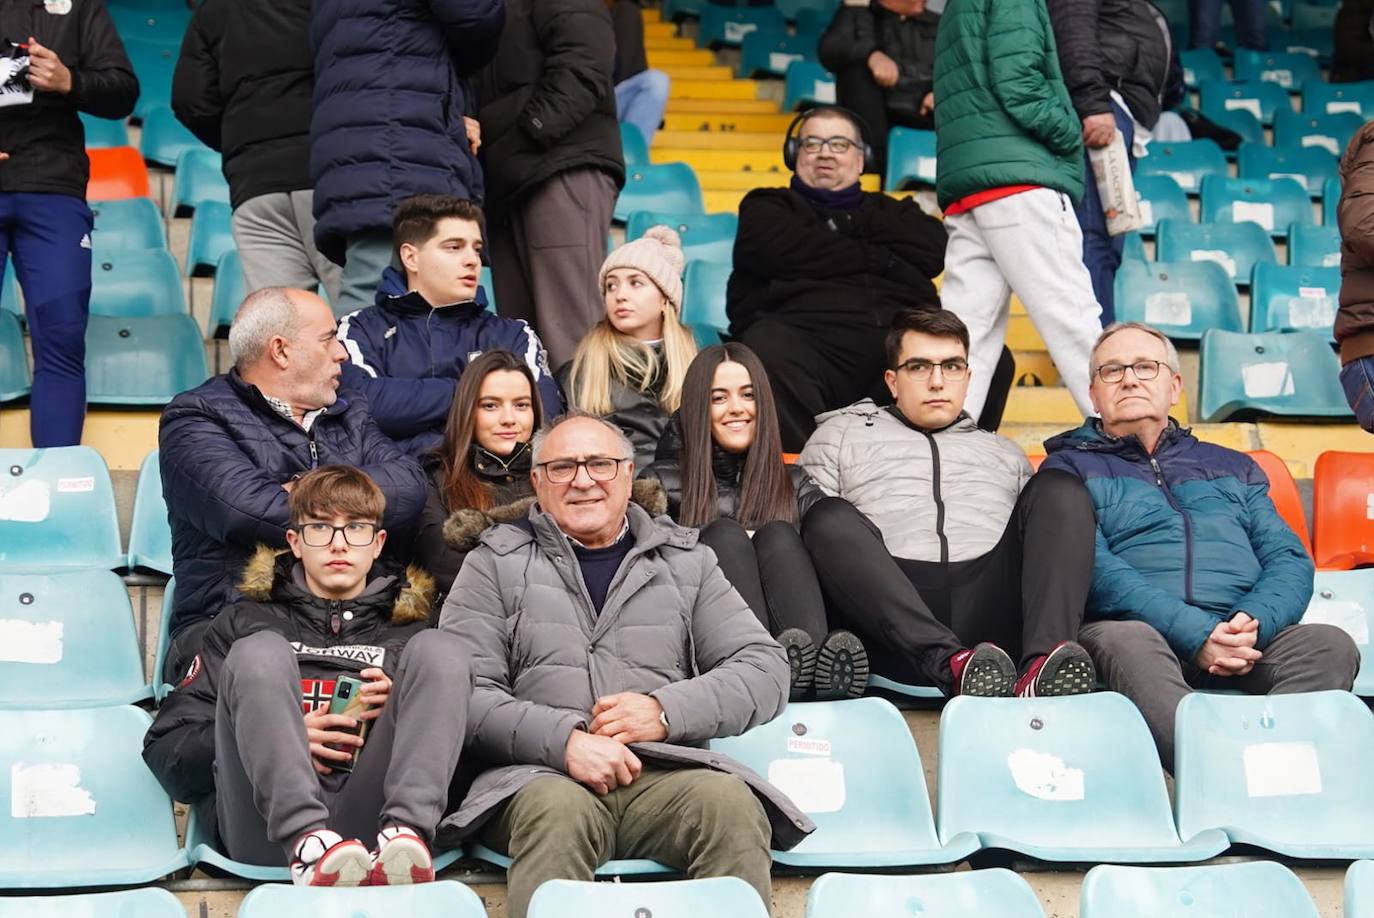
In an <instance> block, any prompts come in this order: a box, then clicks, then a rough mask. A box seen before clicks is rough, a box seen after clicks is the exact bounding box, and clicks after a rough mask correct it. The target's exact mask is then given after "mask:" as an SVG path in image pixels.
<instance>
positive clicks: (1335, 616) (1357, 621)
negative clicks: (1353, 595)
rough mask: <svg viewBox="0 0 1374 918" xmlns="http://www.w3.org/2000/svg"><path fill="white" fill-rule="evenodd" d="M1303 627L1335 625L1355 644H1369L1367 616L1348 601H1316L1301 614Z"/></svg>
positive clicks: (1359, 607) (1356, 605)
mask: <svg viewBox="0 0 1374 918" xmlns="http://www.w3.org/2000/svg"><path fill="white" fill-rule="evenodd" d="M1302 623H1303V624H1304V625H1335V626H1336V627H1337V628H1339V629H1341V630H1342V631H1344V632H1345V633H1346V634H1348V635H1350V639H1351V640H1352V641H1354V642H1355V643H1356V644H1360V645H1366V644H1368V643H1369V616H1368V615H1367V614H1366V613H1365V611H1364V606H1362V605H1360V604H1359V603H1357V602H1351V601H1350V600H1348V599H1333V600H1322V599H1318V600H1316V601H1315V602H1313V603H1312V605H1310V606H1308V607H1307V611H1306V612H1305V613H1303V616H1302Z"/></svg>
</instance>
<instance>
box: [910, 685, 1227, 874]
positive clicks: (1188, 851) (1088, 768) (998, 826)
mask: <svg viewBox="0 0 1374 918" xmlns="http://www.w3.org/2000/svg"><path fill="white" fill-rule="evenodd" d="M939 769H940V784H939V803H938V805H937V806H936V810H937V812H938V813H939V814H940V818H939V826H940V837H941V838H943V839H946V840H948V839H950V838H952V837H955V836H957V835H961V834H964V833H969V832H973V833H976V834H977V835H978V837H979V838H980V839H981V841H982V843H983V847H985V848H1000V849H1006V850H1010V851H1018V852H1021V853H1022V854H1026V855H1029V856H1031V857H1034V858H1038V859H1040V860H1044V861H1059V862H1071V863H1092V864H1102V863H1108V864H1110V863H1145V864H1148V863H1181V862H1188V861H1198V860H1204V859H1206V858H1209V857H1213V856H1215V855H1217V854H1219V853H1220V852H1221V851H1223V850H1225V849H1226V847H1227V845H1228V842H1227V839H1226V836H1225V835H1224V834H1223V833H1222V832H1220V831H1216V830H1213V831H1208V832H1201V833H1198V834H1197V835H1196V836H1193V835H1192V834H1190V833H1179V832H1178V831H1177V830H1176V829H1175V828H1174V820H1173V816H1172V814H1171V813H1170V811H1169V795H1168V793H1167V791H1166V790H1165V787H1164V773H1163V771H1162V770H1161V769H1160V767H1159V755H1158V753H1157V752H1156V751H1155V743H1154V740H1153V739H1152V738H1151V736H1150V731H1149V729H1148V728H1146V726H1145V721H1144V719H1143V718H1142V717H1141V716H1140V712H1139V711H1138V710H1137V709H1136V707H1135V705H1134V704H1132V703H1131V702H1130V701H1129V700H1128V699H1127V698H1126V697H1125V696H1123V695H1118V694H1116V693H1115V692H1098V693H1095V694H1091V695H1076V696H1071V697H1066V698H1036V699H1031V700H1028V699H1025V698H968V697H958V698H954V699H952V700H951V701H950V702H949V703H948V704H947V705H945V710H944V713H943V715H942V716H941V717H940V763H939ZM1180 835H1182V837H1181V838H1180Z"/></svg>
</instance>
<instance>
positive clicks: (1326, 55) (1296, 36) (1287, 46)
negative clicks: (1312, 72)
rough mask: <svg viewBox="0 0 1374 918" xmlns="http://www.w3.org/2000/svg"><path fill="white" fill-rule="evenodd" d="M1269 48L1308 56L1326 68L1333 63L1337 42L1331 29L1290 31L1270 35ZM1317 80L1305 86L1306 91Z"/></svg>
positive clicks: (1310, 81)
mask: <svg viewBox="0 0 1374 918" xmlns="http://www.w3.org/2000/svg"><path fill="white" fill-rule="evenodd" d="M1269 47H1271V48H1273V49H1274V50H1276V51H1289V52H1291V53H1293V54H1306V55H1307V56H1308V57H1311V58H1314V59H1315V60H1316V61H1317V63H1319V64H1322V65H1324V66H1326V65H1330V63H1331V52H1332V50H1333V49H1334V47H1335V40H1334V37H1333V36H1332V34H1331V30H1330V29H1288V30H1287V31H1281V32H1278V33H1270V38H1269ZM1314 82H1316V81H1315V80H1309V81H1308V82H1306V83H1304V84H1303V88H1304V89H1306V88H1307V87H1308V86H1311V85H1312V83H1314Z"/></svg>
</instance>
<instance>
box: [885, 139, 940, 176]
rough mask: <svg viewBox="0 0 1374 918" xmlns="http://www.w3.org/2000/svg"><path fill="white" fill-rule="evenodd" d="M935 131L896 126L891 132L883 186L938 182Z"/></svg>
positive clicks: (888, 140)
mask: <svg viewBox="0 0 1374 918" xmlns="http://www.w3.org/2000/svg"><path fill="white" fill-rule="evenodd" d="M934 184H935V132H934V131H919V130H916V129H915V128H905V127H894V128H893V129H892V130H890V131H888V132H887V175H886V177H884V179H883V188H884V189H885V190H887V191H900V190H901V189H903V188H911V187H919V186H934Z"/></svg>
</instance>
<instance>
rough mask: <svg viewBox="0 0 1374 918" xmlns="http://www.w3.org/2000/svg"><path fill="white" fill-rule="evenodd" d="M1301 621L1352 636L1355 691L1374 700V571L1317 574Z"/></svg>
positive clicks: (1362, 569) (1370, 569)
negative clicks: (1372, 640) (1373, 638)
mask: <svg viewBox="0 0 1374 918" xmlns="http://www.w3.org/2000/svg"><path fill="white" fill-rule="evenodd" d="M1302 620H1303V622H1304V623H1313V622H1322V623H1325V624H1328V625H1335V626H1336V627H1338V628H1341V629H1342V630H1344V631H1345V632H1346V633H1348V634H1349V635H1350V637H1351V638H1352V639H1353V640H1354V641H1355V644H1356V645H1357V646H1358V647H1359V648H1360V671H1359V673H1358V674H1357V675H1356V676H1355V686H1354V689H1353V691H1354V692H1355V694H1356V695H1359V696H1360V697H1361V698H1370V697H1374V650H1371V648H1370V644H1369V634H1370V629H1371V627H1372V626H1374V568H1361V569H1359V570H1352V571H1322V570H1319V571H1317V574H1316V577H1315V578H1314V579H1313V584H1312V601H1311V602H1310V603H1308V605H1307V612H1306V613H1304V615H1303V617H1302ZM1347 914H1348V913H1347Z"/></svg>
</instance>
